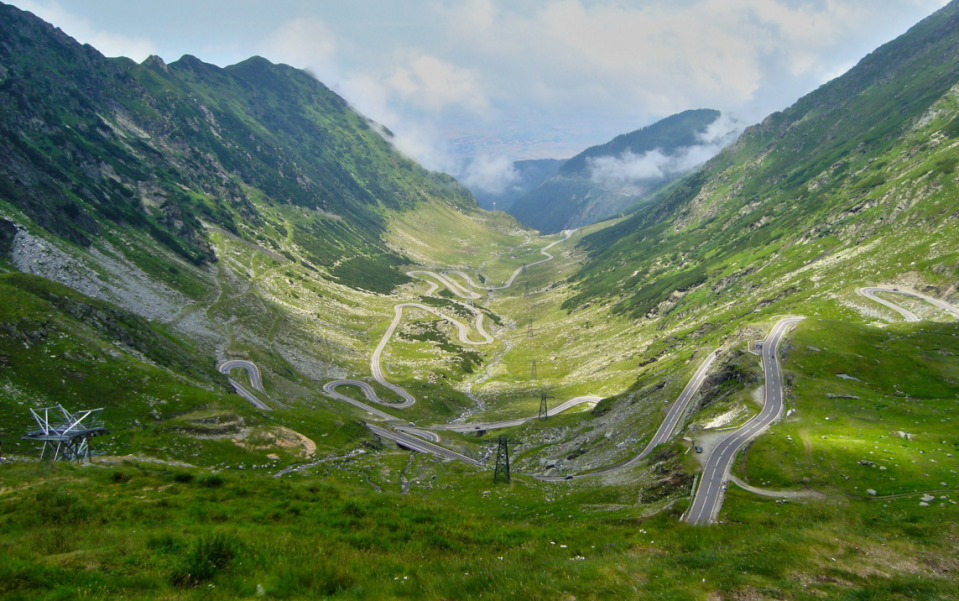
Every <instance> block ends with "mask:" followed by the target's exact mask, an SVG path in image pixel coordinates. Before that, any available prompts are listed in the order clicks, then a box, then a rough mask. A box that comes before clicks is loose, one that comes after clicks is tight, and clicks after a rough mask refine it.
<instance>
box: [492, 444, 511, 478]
mask: <svg viewBox="0 0 959 601" xmlns="http://www.w3.org/2000/svg"><path fill="white" fill-rule="evenodd" d="M498 444H499V446H498V447H497V449H496V469H495V470H493V484H496V483H497V482H501V481H502V482H505V483H506V484H509V439H508V438H506V437H505V436H500V437H499V439H498Z"/></svg>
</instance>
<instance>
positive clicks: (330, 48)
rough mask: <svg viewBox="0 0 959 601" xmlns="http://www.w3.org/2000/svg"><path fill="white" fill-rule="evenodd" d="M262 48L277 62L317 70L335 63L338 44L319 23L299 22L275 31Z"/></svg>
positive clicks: (281, 26) (311, 20) (318, 21)
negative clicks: (334, 58)
mask: <svg viewBox="0 0 959 601" xmlns="http://www.w3.org/2000/svg"><path fill="white" fill-rule="evenodd" d="M263 48H264V50H265V52H266V53H267V54H269V56H270V57H271V58H272V59H273V60H275V61H277V62H282V63H287V64H289V65H292V66H294V67H300V68H311V69H317V68H320V67H322V66H324V65H326V64H328V63H329V61H330V59H332V57H333V53H334V52H335V51H336V42H335V40H334V38H333V34H332V33H330V30H329V28H328V27H327V26H326V24H325V23H324V22H323V21H321V20H320V19H315V18H311V19H307V18H296V19H291V20H289V21H287V22H286V23H283V24H282V25H280V27H278V28H277V29H276V30H274V31H273V33H272V34H270V36H269V37H267V39H266V40H265V41H264V42H263Z"/></svg>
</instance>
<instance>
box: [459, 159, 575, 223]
mask: <svg viewBox="0 0 959 601" xmlns="http://www.w3.org/2000/svg"><path fill="white" fill-rule="evenodd" d="M565 162H566V160H565V159H534V160H529V161H516V162H515V163H513V169H515V171H516V175H517V179H516V181H515V182H513V183H512V184H510V185H509V186H508V187H507V188H506V189H505V190H503V191H502V192H498V193H494V192H487V191H485V190H481V189H479V188H476V189H474V190H471V192H473V196H475V197H476V201H477V202H478V203H479V206H481V207H483V208H484V209H486V210H487V211H509V210H510V208H512V206H513V203H515V202H516V200H517V199H518V198H520V197H522V196H523V195H524V194H527V193H528V192H530V191H532V190H535V189H536V188H538V187H539V186H540V185H541V184H542V183H543V182H545V181H546V180H548V179H549V178H551V177H553V176H555V175H556V174H557V173H558V172H559V168H560V167H561V166H562V165H563V163H565Z"/></svg>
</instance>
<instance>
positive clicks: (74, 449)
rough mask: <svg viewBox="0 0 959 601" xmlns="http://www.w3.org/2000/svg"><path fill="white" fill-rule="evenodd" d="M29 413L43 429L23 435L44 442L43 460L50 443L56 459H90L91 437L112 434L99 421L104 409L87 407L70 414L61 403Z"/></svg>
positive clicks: (41, 456) (41, 454) (27, 438)
mask: <svg viewBox="0 0 959 601" xmlns="http://www.w3.org/2000/svg"><path fill="white" fill-rule="evenodd" d="M30 413H31V414H32V415H33V419H34V421H36V422H37V425H38V426H39V427H40V429H39V430H31V431H30V432H27V433H26V434H25V435H24V436H23V437H22V438H23V440H35V441H37V442H42V443H43V449H42V450H41V451H40V459H43V455H44V454H45V453H46V450H47V445H48V444H49V445H50V446H52V447H53V448H54V450H53V460H54V461H56V460H57V459H66V460H67V461H84V460H86V461H89V460H90V455H91V453H90V439H91V438H93V437H95V436H102V435H104V434H109V433H110V431H109V430H107V429H106V428H104V427H103V422H101V421H100V415H101V414H102V413H103V409H87V410H85V411H78V412H77V413H70V412H69V411H67V410H66V409H64V408H63V407H62V406H61V405H57V406H56V407H45V408H43V409H37V410H36V411H34V410H33V409H31V410H30Z"/></svg>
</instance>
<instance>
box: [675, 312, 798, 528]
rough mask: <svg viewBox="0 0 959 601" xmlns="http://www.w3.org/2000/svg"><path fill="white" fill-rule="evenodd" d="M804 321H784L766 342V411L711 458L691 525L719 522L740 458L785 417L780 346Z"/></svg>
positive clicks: (689, 519) (726, 440) (688, 519)
mask: <svg viewBox="0 0 959 601" xmlns="http://www.w3.org/2000/svg"><path fill="white" fill-rule="evenodd" d="M802 320H803V318H802V317H787V318H785V319H782V320H780V321H779V322H778V323H777V324H776V325H775V326H773V329H772V331H771V332H770V333H769V336H767V337H766V340H765V341H764V342H763V373H764V374H765V376H766V401H765V404H764V405H763V409H762V411H760V412H759V415H757V416H755V417H753V418H752V419H751V420H749V421H748V422H746V424H745V425H743V427H741V428H739V429H738V430H736V431H734V432H732V433H731V434H730V435H729V436H727V437H726V438H724V439H723V440H722V441H721V442H720V443H719V444H718V445H716V447H715V448H714V449H713V450H712V452H711V453H710V454H709V457H708V458H707V459H706V467H705V468H703V473H702V475H701V476H700V478H699V487H698V488H697V489H696V495H695V497H693V503H692V505H690V507H689V510H688V511H687V512H686V516H685V521H686V522H687V523H688V524H699V525H703V524H709V523H710V522H712V521H713V520H715V518H716V515H717V514H718V513H719V508H720V507H722V504H723V496H724V495H723V493H724V492H725V490H726V483H727V481H728V480H729V474H730V470H731V469H732V465H733V460H734V459H735V458H736V454H737V453H739V451H740V449H742V448H743V447H744V446H746V444H748V443H749V441H751V440H753V439H754V438H756V437H757V436H759V435H760V434H762V433H763V432H765V431H766V429H767V428H769V426H770V425H771V424H772V423H773V422H775V421H776V420H777V419H779V418H780V416H782V413H783V407H784V399H783V388H782V380H783V378H782V367H781V366H780V364H779V345H780V343H782V339H783V336H784V335H785V334H786V331H787V330H789V328H791V327H792V326H794V325H796V324H797V323H799V322H800V321H802Z"/></svg>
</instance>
